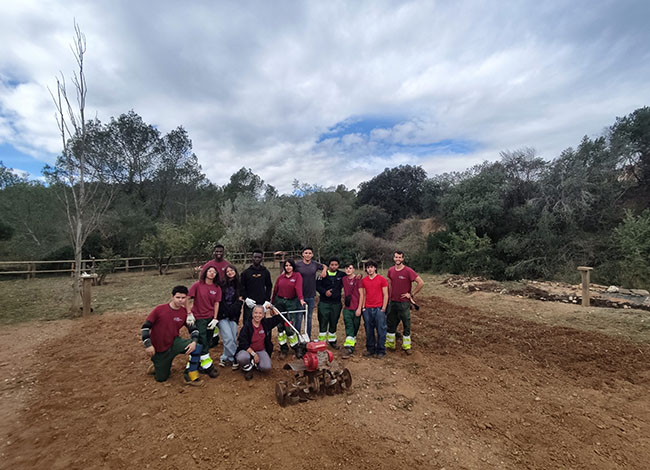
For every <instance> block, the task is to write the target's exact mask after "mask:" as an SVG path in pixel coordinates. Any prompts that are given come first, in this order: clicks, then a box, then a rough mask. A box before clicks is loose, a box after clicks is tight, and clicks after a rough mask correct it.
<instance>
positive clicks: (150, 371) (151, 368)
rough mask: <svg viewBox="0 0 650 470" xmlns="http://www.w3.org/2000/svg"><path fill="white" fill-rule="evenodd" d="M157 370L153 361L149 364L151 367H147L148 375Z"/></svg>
mask: <svg viewBox="0 0 650 470" xmlns="http://www.w3.org/2000/svg"><path fill="white" fill-rule="evenodd" d="M155 372H156V368H155V367H154V365H153V363H151V364H149V367H147V375H154V373H155Z"/></svg>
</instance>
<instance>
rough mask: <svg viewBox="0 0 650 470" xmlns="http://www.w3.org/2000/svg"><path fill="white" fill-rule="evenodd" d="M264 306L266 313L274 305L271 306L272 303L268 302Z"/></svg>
mask: <svg viewBox="0 0 650 470" xmlns="http://www.w3.org/2000/svg"><path fill="white" fill-rule="evenodd" d="M262 306H263V307H264V311H266V310H269V309H270V308H271V307H272V306H273V305H271V302H269V301H268V300H267V301H266V302H264V305H262Z"/></svg>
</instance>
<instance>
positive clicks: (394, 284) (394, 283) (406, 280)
mask: <svg viewBox="0 0 650 470" xmlns="http://www.w3.org/2000/svg"><path fill="white" fill-rule="evenodd" d="M387 276H388V279H390V300H391V301H393V302H409V299H405V298H403V297H402V294H410V293H411V286H412V284H413V281H415V278H416V277H418V273H416V272H415V271H413V270H412V269H411V268H409V267H408V266H404V267H403V268H402V269H400V270H399V271H398V270H397V269H395V266H392V267H391V268H390V269H389V270H388V275H387Z"/></svg>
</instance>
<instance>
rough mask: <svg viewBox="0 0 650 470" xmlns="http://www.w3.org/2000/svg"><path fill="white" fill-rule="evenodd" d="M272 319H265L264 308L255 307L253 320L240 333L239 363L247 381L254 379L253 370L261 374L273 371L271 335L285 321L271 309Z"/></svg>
mask: <svg viewBox="0 0 650 470" xmlns="http://www.w3.org/2000/svg"><path fill="white" fill-rule="evenodd" d="M271 315H272V316H271V317H269V318H265V317H264V307H262V306H261V305H256V306H255V307H253V311H252V315H251V319H250V320H248V321H246V322H245V323H244V325H243V326H242V329H241V331H240V332H239V339H238V340H237V354H236V357H237V362H238V363H239V364H241V366H242V370H243V371H244V377H245V378H246V380H250V379H252V378H253V369H254V368H256V369H257V370H259V371H260V372H267V371H269V370H271V354H273V343H272V342H271V333H272V332H273V328H275V327H276V326H278V325H280V324H281V323H282V322H283V320H282V317H281V316H280V315H277V314H276V312H275V310H273V309H271Z"/></svg>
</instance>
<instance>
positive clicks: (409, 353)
mask: <svg viewBox="0 0 650 470" xmlns="http://www.w3.org/2000/svg"><path fill="white" fill-rule="evenodd" d="M404 352H405V353H406V355H407V356H410V355H411V354H413V350H412V349H405V350H404Z"/></svg>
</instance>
